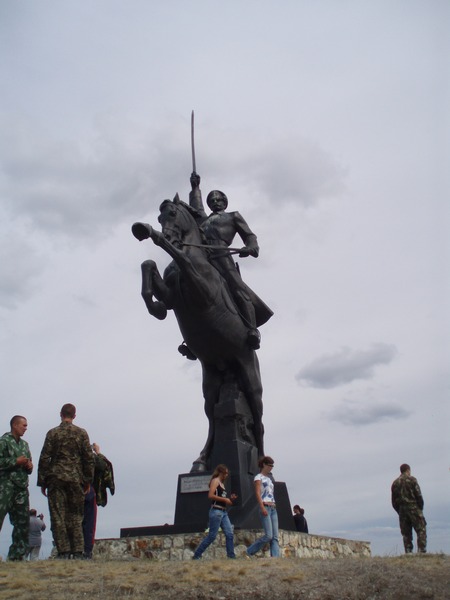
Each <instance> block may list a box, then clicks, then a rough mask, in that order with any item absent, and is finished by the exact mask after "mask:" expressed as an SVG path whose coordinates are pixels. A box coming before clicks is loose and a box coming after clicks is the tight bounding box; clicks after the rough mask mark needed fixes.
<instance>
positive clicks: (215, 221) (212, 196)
mask: <svg viewBox="0 0 450 600" xmlns="http://www.w3.org/2000/svg"><path fill="white" fill-rule="evenodd" d="M191 186H192V191H191V193H190V194H189V204H190V205H191V206H192V207H194V208H195V209H196V210H197V211H198V214H199V215H200V228H201V230H202V231H203V233H204V235H205V238H206V243H207V244H208V245H209V246H211V247H213V248H214V252H211V253H210V256H209V260H210V262H211V263H212V264H213V265H214V266H215V267H216V269H217V270H218V271H219V273H220V274H221V275H222V277H223V278H224V279H225V281H226V282H227V284H228V287H229V289H230V292H231V294H232V296H233V299H234V300H235V302H236V305H237V307H238V309H239V313H240V315H241V318H242V320H243V321H244V323H245V324H246V326H247V328H248V332H247V343H248V344H249V346H250V347H251V348H253V349H254V350H257V349H258V348H259V345H260V334H259V332H258V330H257V327H259V326H261V325H263V324H264V323H265V322H266V321H268V320H269V319H270V317H271V316H272V315H273V312H272V311H271V310H270V308H269V307H268V306H267V305H266V304H265V303H264V302H263V301H262V300H261V299H260V298H259V297H258V296H257V295H256V294H255V293H254V292H253V291H252V290H251V289H250V288H249V287H248V286H247V285H246V284H245V283H244V282H243V281H242V278H241V275H240V272H239V269H238V268H237V265H235V263H234V261H233V259H232V258H231V255H232V254H238V255H239V256H240V257H241V258H244V257H246V256H253V257H255V258H257V257H258V255H259V246H258V240H257V238H256V235H255V234H254V233H253V232H252V231H251V229H250V227H249V226H248V225H247V222H246V221H245V219H244V218H243V217H242V215H241V214H240V213H239V212H237V211H235V212H225V209H226V208H227V206H228V199H227V197H226V195H225V194H224V193H223V192H221V191H219V190H213V191H212V192H210V193H209V194H208V196H207V198H206V203H207V205H208V206H209V208H210V209H211V210H212V213H211V214H210V215H209V216H207V215H206V213H205V210H204V207H203V201H202V195H201V191H200V176H199V175H198V174H197V173H195V172H194V173H192V175H191ZM236 234H238V235H239V236H240V237H241V239H242V241H243V242H244V244H245V245H244V247H243V248H240V249H239V250H234V251H228V247H229V246H231V244H232V242H233V239H234V238H235V236H236Z"/></svg>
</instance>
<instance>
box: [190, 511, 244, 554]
mask: <svg viewBox="0 0 450 600" xmlns="http://www.w3.org/2000/svg"><path fill="white" fill-rule="evenodd" d="M220 527H222V531H223V532H224V534H225V544H226V549H227V556H228V558H236V554H235V553H234V541H233V526H232V525H231V521H230V519H229V517H228V513H227V511H226V510H220V508H210V510H209V533H208V535H207V536H206V537H205V538H204V539H203V540H202V541H201V542H200V544H199V545H198V546H197V549H196V551H195V552H194V558H200V556H201V555H202V554H203V552H204V551H205V550H206V548H207V547H208V546H209V545H210V544H212V543H213V541H214V540H215V539H216V537H217V534H218V533H219V528H220Z"/></svg>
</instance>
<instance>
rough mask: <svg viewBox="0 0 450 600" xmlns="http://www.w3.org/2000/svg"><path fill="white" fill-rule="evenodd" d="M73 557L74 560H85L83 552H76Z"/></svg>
mask: <svg viewBox="0 0 450 600" xmlns="http://www.w3.org/2000/svg"><path fill="white" fill-rule="evenodd" d="M72 558H73V560H83V558H84V556H83V553H82V552H74V553H73V554H72Z"/></svg>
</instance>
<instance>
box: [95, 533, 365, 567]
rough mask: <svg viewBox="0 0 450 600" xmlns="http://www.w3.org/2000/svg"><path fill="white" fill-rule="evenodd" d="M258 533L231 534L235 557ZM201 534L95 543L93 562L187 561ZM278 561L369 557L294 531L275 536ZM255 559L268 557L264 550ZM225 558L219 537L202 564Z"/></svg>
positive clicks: (360, 547) (361, 547) (345, 543)
mask: <svg viewBox="0 0 450 600" xmlns="http://www.w3.org/2000/svg"><path fill="white" fill-rule="evenodd" d="M262 533H263V532H262V530H261V529H258V530H255V529H248V530H244V529H242V530H238V531H235V534H234V544H235V552H236V556H237V557H238V558H239V557H241V556H243V554H244V552H245V550H246V549H247V547H248V546H250V544H252V543H253V542H254V541H255V540H256V539H257V538H258V537H260V536H261V535H262ZM205 535H206V534H205V532H204V531H203V532H197V533H185V534H176V535H169V534H167V535H153V536H148V537H129V538H119V539H105V540H97V541H96V543H95V546H94V560H95V559H106V560H139V559H149V560H157V561H165V560H178V561H180V560H191V559H192V556H193V554H194V550H195V548H196V547H197V546H198V544H199V543H200V541H201V540H202V539H203V537H204V536H205ZM279 541H280V549H281V556H282V558H340V557H351V556H353V557H355V558H362V557H368V558H370V556H371V551H370V542H360V541H354V540H344V539H340V538H329V537H324V536H319V535H308V534H306V533H298V532H294V531H284V530H280V532H279ZM256 557H257V558H258V557H261V558H268V557H270V553H269V548H268V546H267V547H266V548H264V549H263V550H262V551H261V552H259V553H258V554H257V555H256ZM222 558H223V559H225V558H226V550H225V536H224V535H223V533H222V532H221V533H219V535H218V536H217V539H216V540H215V542H214V543H213V544H211V546H209V548H208V549H207V550H206V552H205V554H204V555H203V560H208V559H209V560H217V559H222Z"/></svg>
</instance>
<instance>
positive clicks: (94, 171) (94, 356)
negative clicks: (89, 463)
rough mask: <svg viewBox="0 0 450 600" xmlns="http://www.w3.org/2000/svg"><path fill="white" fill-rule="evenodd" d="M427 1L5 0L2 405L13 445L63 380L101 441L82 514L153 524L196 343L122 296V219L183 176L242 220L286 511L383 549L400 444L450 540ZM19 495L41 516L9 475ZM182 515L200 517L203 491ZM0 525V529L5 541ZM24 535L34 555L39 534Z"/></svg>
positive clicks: (397, 544) (436, 13) (186, 451)
mask: <svg viewBox="0 0 450 600" xmlns="http://www.w3.org/2000/svg"><path fill="white" fill-rule="evenodd" d="M449 23H450V4H449V3H448V1H447V0H426V1H425V0H396V1H392V0H378V1H372V2H371V1H366V2H361V1H360V0H344V1H337V0H317V1H315V2H306V1H304V0H283V1H281V2H275V1H268V0H258V1H256V0H245V1H244V0H229V1H228V2H226V3H224V2H215V1H213V0H192V1H182V0H164V1H163V0H153V1H152V0H127V1H125V0H91V1H89V2H88V1H84V2H79V1H77V2H75V1H72V0H64V1H61V0H47V1H45V0H34V1H33V2H30V1H26V0H3V1H2V2H1V3H0V124H1V131H2V135H1V136H0V198H1V203H0V232H1V236H0V256H1V261H0V323H1V329H0V336H1V337H0V339H1V348H0V385H1V399H2V400H1V408H0V416H1V423H2V425H1V426H2V427H3V430H4V431H7V430H9V420H10V418H11V416H12V415H14V414H23V415H25V416H26V417H27V418H28V423H29V428H28V432H27V434H26V437H25V439H27V441H28V442H29V444H30V448H31V451H32V454H33V457H34V461H35V463H36V466H37V461H38V457H39V453H40V450H41V447H42V443H43V440H44V437H45V434H46V432H47V430H48V429H50V428H51V427H54V426H56V425H57V424H58V423H59V410H60V408H61V405H62V404H63V403H65V402H72V403H74V404H75V405H76V407H77V419H76V424H78V425H79V426H81V427H84V428H86V430H87V431H88V432H89V434H90V437H91V441H95V442H97V443H98V444H99V445H100V447H101V450H102V451H103V452H104V453H105V455H106V456H107V457H108V458H109V459H110V460H111V461H112V463H113V465H114V468H115V477H116V486H117V492H116V495H115V496H114V497H113V498H110V500H109V503H108V506H107V507H106V508H101V509H99V515H98V528H97V536H98V537H118V536H119V531H120V528H121V527H137V526H145V525H160V524H163V523H173V518H174V509H175V495H176V485H177V478H178V474H180V473H186V472H189V470H190V467H191V464H192V461H193V460H194V459H195V458H196V457H197V456H198V453H199V451H200V449H201V448H202V447H203V444H204V442H205V440H206V433H207V420H206V417H205V415H204V413H203V399H202V396H201V372H200V365H199V364H198V363H197V362H196V363H193V362H191V361H187V360H186V359H184V358H183V357H182V356H181V355H180V354H179V353H178V352H177V346H178V344H179V343H180V342H181V334H180V333H179V331H178V329H177V325H176V321H175V317H174V315H173V314H171V313H170V314H169V315H168V317H167V319H166V320H165V321H162V322H160V321H157V320H156V319H154V318H152V317H151V316H150V315H149V314H148V313H147V311H146V308H145V305H144V303H143V301H142V299H141V297H140V264H141V262H142V261H143V260H145V259H147V258H153V259H155V260H156V261H157V263H158V265H159V268H160V270H163V269H164V267H165V266H166V265H167V264H168V262H169V258H168V256H167V255H165V254H164V253H163V252H162V251H161V250H160V249H159V248H156V247H155V246H154V245H153V243H152V242H151V241H146V242H142V243H138V242H137V240H136V239H134V238H133V237H132V235H131V231H130V227H131V224H132V223H133V222H135V221H140V220H143V221H146V222H148V223H150V224H152V225H153V226H155V227H158V222H157V216H158V207H159V204H160V202H161V201H162V200H163V199H165V198H173V196H174V195H175V193H176V192H178V193H179V194H180V197H181V199H183V200H187V199H188V192H189V189H190V185H189V176H190V173H191V170H192V165H191V156H190V115H191V110H192V109H194V110H195V118H196V153H197V171H198V172H199V173H200V175H201V177H202V183H201V188H202V191H203V194H204V197H206V194H207V193H208V192H209V191H210V190H211V189H221V190H223V191H224V192H225V193H226V194H227V196H228V199H229V209H230V210H239V211H240V212H241V213H242V214H243V216H244V217H245V219H246V220H247V221H248V223H249V225H250V226H251V228H252V229H253V231H254V232H255V233H256V234H257V235H258V241H259V245H260V248H261V253H260V257H259V258H258V259H257V260H255V259H253V258H247V259H243V260H241V261H240V267H241V272H242V275H243V278H244V280H245V281H246V282H247V283H248V284H249V285H251V287H252V288H253V289H254V290H255V291H256V292H257V293H258V294H259V295H260V296H261V297H262V298H263V299H264V300H265V301H266V303H267V304H268V305H269V306H270V307H271V308H272V309H273V310H274V312H275V314H274V316H273V318H272V319H271V320H270V321H269V322H268V323H267V324H266V325H264V326H263V327H262V329H261V334H262V346H261V349H260V350H259V358H260V362H261V369H262V379H263V385H264V398H263V399H264V424H265V429H266V435H265V446H266V451H267V452H268V453H269V454H270V455H271V456H273V457H274V459H275V462H276V467H275V470H274V475H275V477H276V479H278V480H279V481H285V482H286V484H287V487H288V491H289V494H290V499H291V503H292V504H297V503H298V504H300V505H301V506H303V507H304V508H305V516H306V517H307V519H308V522H309V527H310V532H312V533H316V534H321V535H329V536H336V537H345V538H350V539H356V540H367V541H370V542H371V543H372V552H373V554H381V555H386V554H389V555H395V554H399V553H402V552H403V544H402V539H401V536H400V531H399V528H398V520H397V515H396V513H395V512H394V511H393V509H392V508H391V505H390V486H391V483H392V481H393V479H394V478H395V477H397V475H398V471H399V465H400V464H401V463H403V462H408V463H409V464H410V465H411V466H412V471H413V475H415V476H416V477H417V478H418V480H419V483H420V485H421V488H422V492H423V496H424V499H425V511H424V512H425V517H426V519H427V522H428V539H429V544H428V547H429V551H435V552H439V551H445V552H450V535H449V534H450V528H449V520H448V515H449V501H450V492H449V435H448V433H449V408H448V405H449V403H448V388H449V368H448V367H449V356H450V352H449V350H450V347H449V346H450V332H449V307H450V298H449V296H450V294H449V266H450V265H449V258H450V252H449V233H448V227H449V191H450V190H449V188H450V186H449V181H448V165H449V159H450V156H449V145H448V131H449V129H448V127H449V108H448V107H449V106H450V98H449V72H450V64H449V57H450V48H449V45H450V43H449V40H450V31H449V29H450V26H449ZM30 493H31V504H32V506H34V507H35V508H36V509H37V510H38V512H41V511H42V512H43V513H44V514H45V515H46V519H47V521H48V507H47V503H46V500H45V498H44V497H43V496H42V495H41V494H40V490H39V489H38V488H37V487H36V473H34V474H33V475H32V476H31V477H30ZM205 519H206V515H205ZM10 531H11V529H10V526H9V523H5V525H4V527H3V530H2V532H1V534H0V550H1V553H2V555H3V556H4V555H5V553H6V552H7V548H8V545H9V542H10ZM50 540H51V534H50V532H49V531H47V532H46V533H44V554H45V553H48V551H49V549H50V545H51V541H50Z"/></svg>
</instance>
